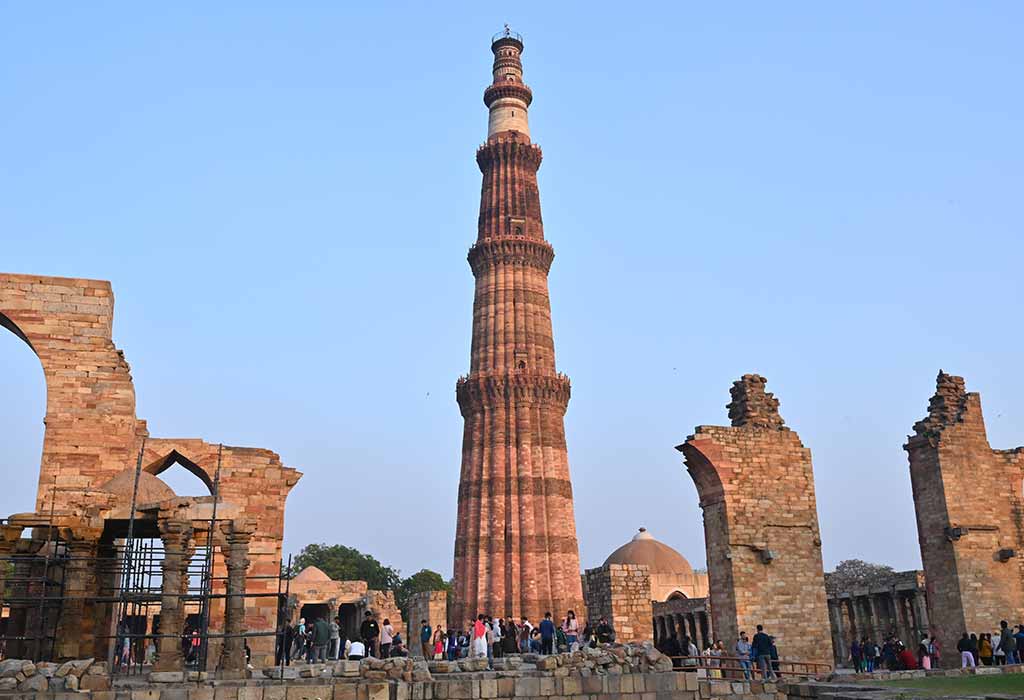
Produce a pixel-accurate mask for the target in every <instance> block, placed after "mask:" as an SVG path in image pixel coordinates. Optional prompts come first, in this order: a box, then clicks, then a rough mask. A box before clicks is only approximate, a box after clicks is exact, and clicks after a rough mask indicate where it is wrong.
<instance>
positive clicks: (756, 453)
mask: <svg viewBox="0 0 1024 700" xmlns="http://www.w3.org/2000/svg"><path fill="white" fill-rule="evenodd" d="M765 384H766V380H765V379H764V377H761V376H759V375H756V374H746V375H744V376H743V377H742V378H741V379H740V380H739V381H736V382H734V383H733V386H732V389H731V394H732V402H731V403H729V405H728V406H727V408H728V410H729V418H730V419H731V421H732V425H731V426H730V427H716V426H706V425H704V426H700V427H698V428H697V429H696V430H695V431H694V434H693V435H691V436H690V437H689V438H687V440H686V442H685V443H683V444H682V445H679V446H678V447H677V448H676V449H678V450H679V451H681V452H682V453H683V455H684V457H685V459H686V467H687V470H688V471H689V473H690V476H691V477H692V478H693V481H694V484H696V486H697V494H698V496H699V497H700V506H701V509H702V510H703V511H704V538H705V545H706V549H707V562H708V576H709V578H710V607H711V618H712V627H713V629H714V636H715V637H716V638H718V639H722V640H723V641H725V642H726V644H729V645H731V644H733V643H735V640H736V639H737V638H738V637H739V632H740V631H741V630H745V631H747V632H748V634H752V633H753V631H754V628H755V626H756V625H758V624H763V625H764V627H765V631H767V632H768V633H769V634H771V635H773V636H775V637H776V639H777V644H778V647H779V653H780V655H782V656H783V657H788V658H798V659H801V660H805V661H814V662H820V663H825V664H831V663H832V656H833V654H832V638H831V635H830V633H829V619H828V608H827V604H826V597H825V578H824V570H823V567H822V559H821V532H820V530H819V527H818V511H817V505H816V502H815V497H814V473H813V470H812V468H811V452H810V450H809V449H807V448H806V447H804V446H803V444H802V443H801V442H800V437H799V436H798V435H797V434H796V433H795V432H793V431H792V430H790V429H789V428H787V427H785V425H784V422H783V420H782V416H780V415H779V402H778V400H777V399H775V397H774V396H772V395H771V394H770V393H768V392H766V391H765Z"/></svg>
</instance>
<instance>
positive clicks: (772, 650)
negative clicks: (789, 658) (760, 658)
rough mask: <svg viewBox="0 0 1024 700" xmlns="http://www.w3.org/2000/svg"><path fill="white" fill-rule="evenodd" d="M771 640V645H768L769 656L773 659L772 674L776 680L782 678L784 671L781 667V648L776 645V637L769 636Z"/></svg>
mask: <svg viewBox="0 0 1024 700" xmlns="http://www.w3.org/2000/svg"><path fill="white" fill-rule="evenodd" d="M768 639H769V640H771V646H770V647H768V656H769V657H770V658H771V660H772V674H773V675H774V676H775V678H776V680H777V679H779V678H782V671H781V670H780V669H779V666H780V662H779V648H778V647H777V646H775V637H768Z"/></svg>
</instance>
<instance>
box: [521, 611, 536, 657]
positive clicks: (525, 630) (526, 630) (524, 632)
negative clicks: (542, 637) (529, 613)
mask: <svg viewBox="0 0 1024 700" xmlns="http://www.w3.org/2000/svg"><path fill="white" fill-rule="evenodd" d="M531 632H533V625H531V624H530V621H529V620H528V619H526V616H525V615H524V616H523V619H522V622H521V623H520V625H519V651H520V653H522V654H527V653H529V651H530V633H531Z"/></svg>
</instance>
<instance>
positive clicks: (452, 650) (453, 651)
mask: <svg viewBox="0 0 1024 700" xmlns="http://www.w3.org/2000/svg"><path fill="white" fill-rule="evenodd" d="M446 641H447V643H446V648H447V650H448V660H449V661H455V659H457V658H459V633H458V632H456V631H455V630H453V629H449V630H448V639H447V640H446Z"/></svg>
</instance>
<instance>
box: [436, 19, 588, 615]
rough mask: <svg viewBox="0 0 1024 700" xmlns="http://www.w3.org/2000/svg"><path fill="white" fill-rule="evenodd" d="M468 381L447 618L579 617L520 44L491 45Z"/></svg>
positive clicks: (473, 252) (548, 251)
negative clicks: (570, 614)
mask: <svg viewBox="0 0 1024 700" xmlns="http://www.w3.org/2000/svg"><path fill="white" fill-rule="evenodd" d="M491 51H492V52H493V53H494V66H493V74H494V76H493V77H494V79H493V82H492V84H491V85H490V86H489V87H488V88H487V89H486V90H485V91H484V104H486V105H487V108H488V110H489V111H490V117H489V119H488V131H487V143H485V144H484V145H483V146H481V147H480V149H479V150H478V151H477V154H476V161H477V164H478V165H479V166H480V171H481V172H482V173H483V184H482V187H481V193H480V218H479V221H478V235H477V241H476V244H475V245H473V247H472V248H470V250H469V255H468V260H469V264H470V267H471V268H472V270H473V276H474V277H475V278H476V293H475V296H474V300H473V339H472V348H471V351H470V371H469V375H468V376H466V377H463V378H461V379H459V381H458V383H457V385H456V398H457V400H458V403H459V408H460V410H461V412H462V417H463V419H464V421H465V428H464V432H463V441H462V474H461V478H460V482H459V501H458V503H459V505H458V524H457V528H456V535H455V567H454V575H455V601H454V605H453V606H452V609H451V611H450V613H449V614H450V620H449V624H450V625H451V624H454V625H459V624H464V623H465V622H466V621H467V620H468V619H469V618H470V617H475V616H476V615H477V614H479V613H485V614H490V615H494V616H495V617H498V616H501V615H514V616H516V617H519V616H523V615H525V616H528V617H529V618H530V619H531V620H533V621H537V620H538V619H539V618H542V617H543V616H544V613H545V612H547V611H551V613H552V614H553V615H554V616H555V618H556V619H558V618H559V617H560V616H562V615H564V614H565V612H566V610H568V609H573V610H575V611H576V612H577V613H578V614H582V612H583V590H582V585H581V582H580V565H579V545H578V543H577V540H576V519H575V514H574V512H573V501H572V485H571V482H570V478H569V460H568V454H567V451H566V446H565V426H564V423H563V418H564V415H565V410H566V407H567V405H568V402H569V395H570V384H569V378H568V377H566V376H565V375H563V374H559V373H558V372H557V371H556V369H555V344H554V337H553V334H552V329H551V303H550V299H549V296H548V278H547V276H548V270H549V268H550V267H551V262H552V260H553V258H554V255H555V253H554V250H553V249H552V247H551V245H550V244H549V243H548V242H547V241H546V240H545V239H544V223H543V220H542V219H541V213H540V190H539V189H538V187H537V169H538V168H539V167H540V163H541V157H542V156H541V150H540V148H539V147H537V146H536V145H534V144H532V143H531V142H530V132H529V122H528V119H527V109H528V108H529V106H530V103H531V102H532V101H533V94H532V93H531V92H530V88H528V87H527V86H526V85H525V84H524V83H523V66H522V62H521V61H520V56H521V55H522V51H523V42H522V38H521V37H520V36H519V35H517V34H513V33H511V32H509V31H507V30H506V31H505V32H504V33H502V34H499V35H498V36H496V37H495V38H494V39H493V41H492V43H491Z"/></svg>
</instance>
